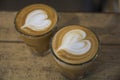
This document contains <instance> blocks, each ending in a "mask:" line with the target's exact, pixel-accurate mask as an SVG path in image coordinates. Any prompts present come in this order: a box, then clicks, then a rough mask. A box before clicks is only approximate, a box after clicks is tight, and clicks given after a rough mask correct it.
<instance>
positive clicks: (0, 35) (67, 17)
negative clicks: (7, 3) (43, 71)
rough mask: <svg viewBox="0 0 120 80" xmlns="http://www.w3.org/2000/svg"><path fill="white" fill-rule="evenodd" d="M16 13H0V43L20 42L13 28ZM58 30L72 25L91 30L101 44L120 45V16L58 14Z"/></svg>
mask: <svg viewBox="0 0 120 80" xmlns="http://www.w3.org/2000/svg"><path fill="white" fill-rule="evenodd" d="M15 15H16V12H0V41H21V39H20V37H19V34H18V33H17V32H16V30H15V28H14V18H15ZM58 15H59V20H58V24H57V27H58V29H60V28H62V27H64V26H67V25H72V24H78V25H83V26H86V27H89V28H91V29H92V30H93V31H94V32H95V33H96V34H97V35H98V36H99V38H100V41H101V43H102V44H120V37H119V36H120V23H119V21H120V15H119V14H105V13H101V14H100V13H58Z"/></svg>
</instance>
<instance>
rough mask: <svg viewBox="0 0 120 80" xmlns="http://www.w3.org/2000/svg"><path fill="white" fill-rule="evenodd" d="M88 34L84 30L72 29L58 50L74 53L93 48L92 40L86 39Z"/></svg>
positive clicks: (83, 52) (77, 53) (82, 52)
mask: <svg viewBox="0 0 120 80" xmlns="http://www.w3.org/2000/svg"><path fill="white" fill-rule="evenodd" d="M86 36H87V34H86V32H84V31H83V30H71V31H69V32H67V33H66V34H65V35H64V36H63V39H62V43H61V46H60V47H59V48H58V50H57V51H60V50H65V51H67V52H68V53H70V54H73V55H81V54H85V53H87V52H88V51H89V50H90V48H91V41H90V40H85V38H86Z"/></svg>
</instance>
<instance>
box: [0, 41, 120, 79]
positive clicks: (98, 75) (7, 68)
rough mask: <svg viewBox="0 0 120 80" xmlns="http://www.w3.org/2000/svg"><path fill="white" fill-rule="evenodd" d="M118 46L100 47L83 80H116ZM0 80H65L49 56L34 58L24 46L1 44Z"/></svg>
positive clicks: (119, 70) (119, 56)
mask: <svg viewBox="0 0 120 80" xmlns="http://www.w3.org/2000/svg"><path fill="white" fill-rule="evenodd" d="M119 49H120V46H106V45H104V46H102V48H101V52H100V53H99V56H98V57H97V59H96V61H95V62H94V68H93V70H91V71H90V73H89V74H88V75H87V76H86V78H84V79H83V80H119V79H120V74H119V73H120V50H119ZM0 80H67V79H65V77H64V76H62V75H61V74H60V73H59V72H58V71H57V70H56V66H55V62H54V60H53V58H52V54H51V53H50V54H48V55H47V56H45V57H39V56H35V55H33V54H32V53H31V52H30V51H29V49H28V48H27V46H26V45H25V44H24V43H19V44H18V43H0Z"/></svg>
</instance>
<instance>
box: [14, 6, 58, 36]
mask: <svg viewBox="0 0 120 80" xmlns="http://www.w3.org/2000/svg"><path fill="white" fill-rule="evenodd" d="M39 9H40V10H43V11H45V12H46V13H47V15H48V18H49V19H51V20H52V24H51V25H50V27H48V28H47V29H45V30H40V31H34V30H31V29H29V28H25V29H21V27H22V26H23V25H24V24H25V20H26V17H27V15H28V14H29V13H30V12H32V11H33V10H39ZM56 22H57V13H56V11H55V10H54V9H53V8H51V7H49V6H48V5H44V4H33V5H30V6H27V7H25V8H23V9H22V10H21V11H19V12H18V14H17V16H16V19H15V26H16V28H17V30H18V31H19V32H22V33H24V34H27V35H32V36H36V35H43V34H45V33H47V32H49V31H51V30H52V29H53V28H54V27H55V25H56Z"/></svg>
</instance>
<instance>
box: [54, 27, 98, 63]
mask: <svg viewBox="0 0 120 80" xmlns="http://www.w3.org/2000/svg"><path fill="white" fill-rule="evenodd" d="M71 30H83V31H85V32H86V34H87V36H86V38H85V39H87V40H90V42H91V48H90V50H89V51H88V52H87V53H85V54H81V55H74V54H70V53H68V52H67V51H65V50H64V49H63V50H60V51H57V50H58V48H59V47H60V46H61V43H62V39H63V36H64V35H65V34H66V33H67V32H68V31H71ZM98 47H99V42H98V39H97V37H96V35H95V33H93V32H92V31H91V30H89V29H88V28H85V27H83V26H79V25H70V26H66V27H64V28H62V29H61V30H59V31H58V32H57V33H56V34H55V36H54V37H53V40H52V49H53V52H54V54H55V55H56V56H57V57H58V58H59V59H60V60H62V61H63V62H66V63H70V64H81V63H85V62H88V61H90V60H92V59H93V58H94V57H95V55H96V54H97V51H98Z"/></svg>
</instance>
